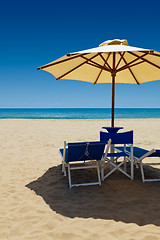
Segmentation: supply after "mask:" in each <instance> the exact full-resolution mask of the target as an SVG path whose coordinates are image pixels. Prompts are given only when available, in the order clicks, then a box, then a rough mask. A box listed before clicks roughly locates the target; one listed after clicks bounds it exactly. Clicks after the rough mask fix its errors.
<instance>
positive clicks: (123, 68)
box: [117, 52, 148, 72]
mask: <svg viewBox="0 0 160 240" xmlns="http://www.w3.org/2000/svg"><path fill="white" fill-rule="evenodd" d="M128 53H130V52H128ZM147 54H148V53H145V54H143V55H142V56H141V57H144V56H146V55H147ZM141 57H138V58H136V59H134V60H132V61H131V62H129V63H127V65H124V66H123V67H121V68H119V69H117V72H119V71H122V70H125V69H126V68H128V66H130V67H133V66H135V65H137V64H139V63H142V62H138V63H135V65H134V64H133V65H131V64H132V63H134V62H136V61H138V60H139V59H141ZM143 61H144V60H143Z"/></svg>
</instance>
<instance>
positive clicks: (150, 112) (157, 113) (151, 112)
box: [0, 108, 160, 119]
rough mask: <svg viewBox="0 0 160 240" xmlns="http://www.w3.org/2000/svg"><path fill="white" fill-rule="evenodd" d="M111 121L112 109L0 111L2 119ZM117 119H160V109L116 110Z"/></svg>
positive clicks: (18, 109)
mask: <svg viewBox="0 0 160 240" xmlns="http://www.w3.org/2000/svg"><path fill="white" fill-rule="evenodd" d="M16 118H19V119H110V118H111V109H110V108H23V109H22V108H21V109H20V108H17V109H15V108H14V109H13V108H10V109H4V108H1V109H0V119H16ZM115 118H160V108H116V109H115Z"/></svg>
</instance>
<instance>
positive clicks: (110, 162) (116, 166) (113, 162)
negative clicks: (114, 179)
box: [101, 144, 134, 181]
mask: <svg viewBox="0 0 160 240" xmlns="http://www.w3.org/2000/svg"><path fill="white" fill-rule="evenodd" d="M110 146H111V151H113V149H114V150H116V151H117V152H121V151H118V150H117V149H116V147H115V148H114V146H113V145H110ZM128 146H129V147H130V148H131V153H130V155H129V157H127V156H125V157H123V160H122V161H120V162H118V163H117V160H118V158H120V157H116V158H114V157H111V158H108V157H107V155H108V152H109V149H107V150H106V156H105V159H102V165H101V180H102V181H104V180H105V179H106V178H107V177H109V176H110V175H111V174H112V173H113V172H115V171H116V170H119V171H120V172H122V173H123V174H124V175H126V176H127V177H128V178H130V179H131V180H133V179H134V163H133V144H128ZM108 147H109V145H108ZM125 149H126V144H124V152H125ZM127 161H130V162H131V172H130V174H128V173H127V170H126V163H127ZM105 162H107V163H106V164H105ZM122 165H124V168H123V169H122ZM108 167H110V171H109V172H108V173H107V174H105V173H104V171H105V169H106V168H108Z"/></svg>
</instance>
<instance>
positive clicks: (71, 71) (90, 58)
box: [56, 54, 98, 80]
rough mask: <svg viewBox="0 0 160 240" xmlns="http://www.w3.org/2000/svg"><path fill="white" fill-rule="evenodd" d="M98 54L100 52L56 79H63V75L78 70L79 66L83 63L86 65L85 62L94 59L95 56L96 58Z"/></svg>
mask: <svg viewBox="0 0 160 240" xmlns="http://www.w3.org/2000/svg"><path fill="white" fill-rule="evenodd" d="M97 56H98V54H96V55H95V56H93V57H91V58H90V59H87V60H86V61H85V62H83V63H81V64H79V65H78V66H76V67H74V68H72V69H71V70H69V71H68V72H66V73H64V74H63V75H61V76H60V77H58V78H56V80H59V79H61V78H62V77H64V76H66V75H67V74H69V73H71V72H73V71H74V70H76V69H77V68H79V67H81V66H82V65H84V64H85V63H87V62H88V61H90V60H91V59H93V58H95V57H97Z"/></svg>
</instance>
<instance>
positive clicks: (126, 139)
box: [100, 131, 134, 181]
mask: <svg viewBox="0 0 160 240" xmlns="http://www.w3.org/2000/svg"><path fill="white" fill-rule="evenodd" d="M109 139H111V143H112V145H111V151H110V152H109V153H107V156H106V157H105V158H102V161H101V179H102V181H103V180H104V179H105V178H107V177H109V176H110V175H111V174H112V173H113V172H115V171H116V170H119V171H120V172H122V173H123V174H124V175H126V176H127V177H129V178H130V179H131V180H133V178H134V167H133V154H130V155H128V154H127V153H126V151H125V149H126V146H129V148H130V152H131V153H133V131H129V132H123V133H107V132H100V141H101V142H105V143H107V142H108V140H109ZM117 144H118V145H120V146H122V149H121V151H118V152H115V151H114V148H116V145H117ZM127 162H130V165H131V171H130V173H128V172H127V169H126V163H127ZM122 167H123V168H122ZM106 169H108V170H109V171H108V172H107V173H106V174H105V170H106Z"/></svg>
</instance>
